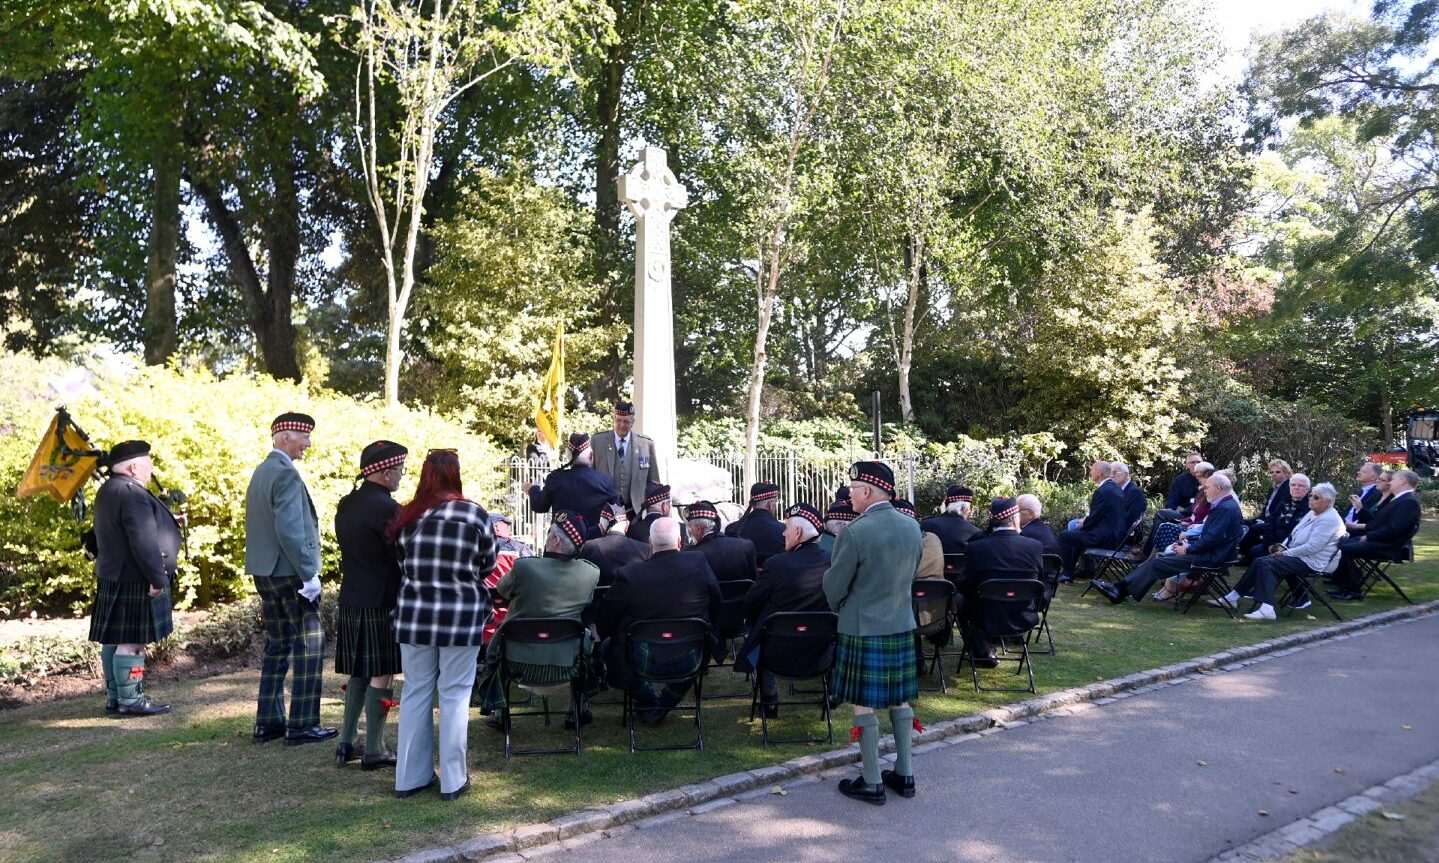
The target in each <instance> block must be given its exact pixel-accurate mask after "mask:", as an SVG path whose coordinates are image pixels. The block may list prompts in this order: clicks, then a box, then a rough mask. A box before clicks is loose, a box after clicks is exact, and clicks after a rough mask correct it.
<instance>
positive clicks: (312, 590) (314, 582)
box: [299, 575, 320, 602]
mask: <svg viewBox="0 0 1439 863" xmlns="http://www.w3.org/2000/svg"><path fill="white" fill-rule="evenodd" d="M299 594H300V595H301V596H303V597H305V598H306V599H308V600H309V601H311V602H316V601H317V600H319V598H320V576H318V575H312V576H310V579H309V581H306V582H305V583H304V584H302V585H300V590H299Z"/></svg>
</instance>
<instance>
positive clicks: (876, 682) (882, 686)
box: [834, 632, 919, 709]
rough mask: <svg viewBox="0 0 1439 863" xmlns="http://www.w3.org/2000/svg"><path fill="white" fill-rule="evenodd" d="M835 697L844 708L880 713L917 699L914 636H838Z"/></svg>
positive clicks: (900, 634) (917, 682)
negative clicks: (849, 706) (859, 708)
mask: <svg viewBox="0 0 1439 863" xmlns="http://www.w3.org/2000/svg"><path fill="white" fill-rule="evenodd" d="M834 680H835V688H834V694H835V697H836V698H838V699H839V700H840V701H843V702H845V703H846V704H854V705H858V706H860V707H872V708H875V709H883V708H886V707H893V706H895V705H897V704H904V703H907V702H909V701H911V700H912V699H914V698H915V697H916V696H917V695H919V678H918V676H917V675H916V671H915V662H914V633H913V632H897V633H895V634H893V635H845V634H844V633H840V635H839V650H838V651H837V652H836V654H835V663H834Z"/></svg>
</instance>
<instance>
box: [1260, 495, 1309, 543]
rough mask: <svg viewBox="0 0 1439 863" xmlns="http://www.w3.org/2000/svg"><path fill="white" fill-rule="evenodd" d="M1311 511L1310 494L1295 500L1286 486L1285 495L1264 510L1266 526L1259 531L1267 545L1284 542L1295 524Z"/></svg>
mask: <svg viewBox="0 0 1439 863" xmlns="http://www.w3.org/2000/svg"><path fill="white" fill-rule="evenodd" d="M1308 511H1309V495H1305V496H1304V497H1303V498H1302V499H1301V500H1295V499H1294V497H1293V495H1291V494H1290V493H1289V486H1288V484H1285V486H1284V497H1283V498H1280V499H1277V500H1275V501H1273V502H1271V504H1270V505H1269V506H1268V507H1266V508H1265V510H1264V527H1263V528H1262V529H1261V530H1260V531H1259V534H1260V536H1262V537H1263V538H1264V544H1265V545H1266V546H1269V545H1274V544H1275V543H1280V542H1283V541H1284V540H1286V539H1288V538H1289V534H1290V533H1292V532H1293V531H1294V525H1296V524H1298V523H1299V519H1301V518H1303V517H1304V513H1306V512H1308Z"/></svg>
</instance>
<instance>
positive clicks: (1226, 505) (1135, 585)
mask: <svg viewBox="0 0 1439 863" xmlns="http://www.w3.org/2000/svg"><path fill="white" fill-rule="evenodd" d="M1203 494H1204V496H1205V497H1206V498H1207V499H1208V500H1209V502H1210V506H1211V509H1210V511H1209V515H1208V516H1207V517H1206V518H1205V520H1204V532H1203V533H1201V534H1200V535H1199V538H1198V539H1196V540H1195V541H1194V542H1193V543H1192V544H1190V543H1189V542H1188V541H1187V540H1185V539H1184V538H1182V537H1181V538H1180V540H1179V541H1178V542H1176V543H1175V544H1173V545H1171V546H1170V547H1169V549H1168V552H1169V553H1167V554H1157V555H1155V556H1154V557H1151V558H1150V559H1149V560H1146V561H1145V562H1144V563H1141V564H1140V565H1139V566H1137V567H1135V568H1134V571H1133V572H1131V573H1130V574H1129V575H1128V576H1126V577H1125V578H1124V580H1123V581H1118V582H1115V583H1113V584H1111V583H1109V582H1107V581H1104V580H1103V579H1095V580H1094V582H1093V585H1094V589H1095V590H1097V591H1099V592H1100V593H1102V594H1104V596H1105V597H1106V598H1108V600H1109V601H1110V602H1112V603H1114V604H1115V605H1118V604H1119V603H1121V602H1123V601H1124V598H1125V597H1126V596H1130V597H1133V598H1134V600H1135V602H1139V601H1141V600H1142V599H1143V598H1144V595H1145V593H1147V592H1148V591H1149V588H1150V587H1152V586H1153V585H1154V582H1156V581H1158V580H1160V579H1161V578H1164V579H1168V578H1174V579H1176V580H1177V579H1178V578H1179V577H1181V576H1182V575H1183V574H1184V573H1187V572H1188V571H1189V570H1190V568H1191V567H1195V566H1218V565H1220V564H1223V563H1226V562H1228V561H1229V560H1230V559H1231V558H1232V557H1233V556H1234V553H1235V550H1236V549H1237V548H1238V546H1239V541H1240V540H1241V539H1243V538H1244V516H1243V515H1242V514H1241V513H1240V511H1239V501H1238V500H1236V499H1235V498H1234V483H1233V482H1231V481H1230V479H1229V477H1228V476H1226V475H1225V474H1223V473H1215V474H1213V475H1212V476H1210V477H1209V478H1208V479H1206V480H1205V481H1204V486H1203ZM1173 583H1177V581H1176V582H1173ZM1166 587H1167V586H1166ZM1173 598H1174V593H1173V591H1171V590H1168V589H1166V590H1165V591H1164V592H1162V593H1157V594H1155V595H1154V599H1155V601H1158V602H1163V601H1167V600H1170V599H1173Z"/></svg>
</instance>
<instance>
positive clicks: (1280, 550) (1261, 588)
mask: <svg viewBox="0 0 1439 863" xmlns="http://www.w3.org/2000/svg"><path fill="white" fill-rule="evenodd" d="M1300 478H1303V480H1304V489H1305V492H1306V494H1305V499H1306V501H1307V502H1308V504H1309V511H1308V512H1306V513H1305V514H1304V517H1303V518H1301V519H1300V520H1299V523H1298V524H1296V525H1295V526H1294V529H1293V530H1292V531H1290V533H1289V537H1288V538H1287V539H1285V540H1284V541H1283V542H1282V543H1276V544H1274V545H1273V546H1271V547H1270V548H1268V549H1267V550H1266V552H1267V553H1266V554H1264V555H1263V556H1262V557H1259V558H1258V559H1257V560H1255V561H1254V562H1253V563H1251V564H1249V569H1247V570H1245V572H1244V577H1243V578H1241V579H1239V583H1238V584H1237V585H1235V586H1234V590H1231V591H1229V594H1228V595H1227V596H1225V597H1223V598H1221V599H1211V600H1209V604H1210V605H1213V606H1216V607H1219V608H1231V609H1232V608H1235V607H1236V604H1237V603H1238V602H1239V600H1240V598H1241V597H1245V596H1252V597H1253V598H1254V600H1255V601H1256V602H1257V603H1258V605H1257V606H1256V607H1255V608H1254V610H1253V611H1251V612H1249V613H1248V614H1246V615H1244V618H1245V620H1273V619H1274V617H1275V615H1274V589H1275V587H1277V586H1278V585H1279V579H1281V578H1282V579H1284V580H1285V581H1286V582H1288V583H1289V585H1290V587H1291V588H1292V589H1294V590H1295V591H1298V590H1299V588H1300V586H1301V584H1300V579H1299V576H1301V575H1305V574H1308V573H1309V572H1333V571H1334V570H1335V569H1337V568H1338V566H1339V542H1340V540H1342V539H1344V537H1345V536H1347V535H1348V534H1347V533H1345V530H1344V520H1343V519H1341V518H1340V517H1339V513H1338V512H1336V511H1335V510H1334V498H1335V491H1334V486H1332V485H1330V484H1329V483H1327V482H1321V483H1320V484H1319V485H1317V486H1315V487H1314V491H1313V493H1309V478H1308V477H1306V476H1304V474H1302V473H1296V474H1294V476H1293V477H1291V478H1290V481H1289V484H1290V489H1291V494H1292V491H1293V487H1294V486H1295V485H1296V484H1297V482H1298V480H1299V479H1300ZM1311 604H1312V600H1310V599H1309V596H1308V595H1307V594H1301V593H1295V594H1294V607H1295V608H1308V607H1309V606H1310V605H1311Z"/></svg>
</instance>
